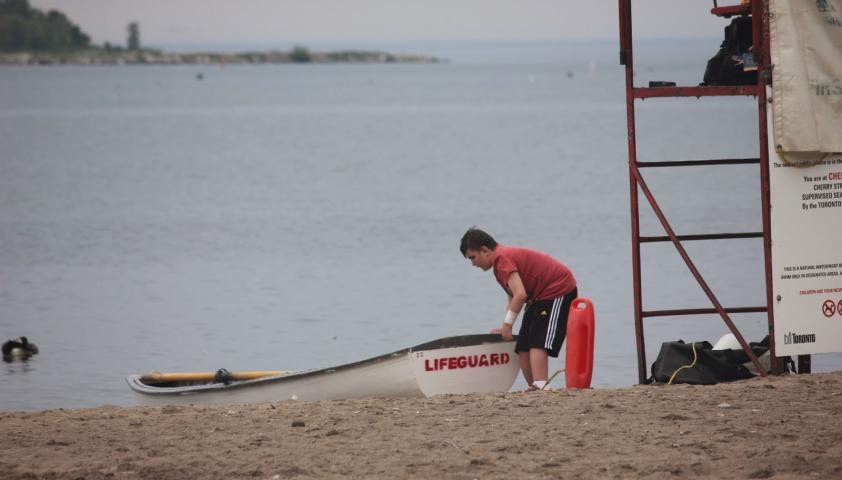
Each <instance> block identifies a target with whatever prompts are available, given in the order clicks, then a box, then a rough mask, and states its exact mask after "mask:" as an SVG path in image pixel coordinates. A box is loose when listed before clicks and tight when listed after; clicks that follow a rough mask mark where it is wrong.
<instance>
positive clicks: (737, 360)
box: [649, 340, 769, 385]
mask: <svg viewBox="0 0 842 480" xmlns="http://www.w3.org/2000/svg"><path fill="white" fill-rule="evenodd" d="M760 343H762V342H760ZM760 343H756V344H754V343H752V344H749V347H751V348H752V351H753V352H754V354H755V355H757V356H760V355H762V354H763V353H765V351H766V350H768V349H769V347H768V341H767V344H766V346H765V347H763V346H761V345H760ZM755 347H756V348H755ZM694 348H695V354H694V352H693V350H694ZM694 358H695V359H696V361H695V364H694V363H693V361H694ZM746 361H748V355H746V353H745V352H744V351H742V350H713V346H711V344H710V343H709V342H695V343H684V342H683V341H681V340H679V341H677V342H664V343H663V344H662V345H661V351H660V352H659V353H658V358H657V359H655V362H654V363H653V364H652V376H651V377H650V378H649V382H650V383H656V382H659V383H667V382H669V380H670V378H671V377H672V376H673V374H675V378H673V380H672V383H689V384H693V385H713V384H715V383H719V382H728V381H733V380H742V379H745V378H751V377H753V376H754V375H752V373H751V372H749V371H748V369H747V368H746V367H745V366H743V363H745V362H746ZM689 365H693V366H692V367H689ZM685 366H688V368H682V367H685ZM679 369H680V370H679ZM676 372H678V373H677V374H676Z"/></svg>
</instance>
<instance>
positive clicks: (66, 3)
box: [30, 0, 725, 48]
mask: <svg viewBox="0 0 842 480" xmlns="http://www.w3.org/2000/svg"><path fill="white" fill-rule="evenodd" d="M30 3H31V4H32V5H33V6H34V7H37V8H41V9H43V10H48V9H59V10H61V11H63V12H65V13H66V14H67V15H68V16H69V17H70V18H71V19H72V20H73V21H74V22H76V23H77V24H79V25H80V26H81V27H82V29H83V30H84V31H86V32H87V33H88V34H90V35H91V36H92V37H93V41H94V42H96V43H102V42H105V41H109V42H112V43H115V44H124V43H125V40H126V25H127V24H128V23H129V22H130V21H137V22H139V23H140V28H141V42H142V43H143V44H144V45H147V46H153V47H154V46H163V45H202V44H205V45H264V46H269V45H276V46H277V47H278V48H286V47H288V46H289V45H292V44H295V43H300V44H304V45H308V44H320V43H321V44H325V43H327V44H331V43H333V44H353V43H360V44H364V43H390V42H394V43H421V42H463V41H523V40H556V39H597V38H608V39H616V38H617V36H618V33H617V30H618V20H617V10H618V6H617V1H616V0H575V1H574V0H238V1H234V0H30ZM712 5H713V4H712V2H710V1H694V2H677V1H675V0H641V1H638V2H636V3H635V4H634V6H635V25H634V28H635V35H639V36H641V37H661V36H663V37H700V36H703V37H716V36H720V35H721V32H722V28H723V27H724V24H725V22H724V21H723V20H722V19H716V18H714V17H713V16H712V15H711V14H710V13H709V12H710V8H711V7H712Z"/></svg>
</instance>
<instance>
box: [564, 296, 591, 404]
mask: <svg viewBox="0 0 842 480" xmlns="http://www.w3.org/2000/svg"><path fill="white" fill-rule="evenodd" d="M593 340H594V311H593V304H592V303H591V301H590V299H588V298H586V297H580V298H577V299H575V300H573V302H572V303H571V304H570V314H569V315H568V316H567V353H566V354H565V371H564V375H565V377H566V380H567V388H589V387H590V386H591V376H592V375H593Z"/></svg>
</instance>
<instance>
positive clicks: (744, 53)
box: [702, 17, 757, 85]
mask: <svg viewBox="0 0 842 480" xmlns="http://www.w3.org/2000/svg"><path fill="white" fill-rule="evenodd" d="M751 42H752V37H751V17H737V18H735V19H733V20H732V21H731V24H730V25H728V26H727V27H725V40H723V41H722V45H721V46H720V47H719V51H718V52H717V53H716V55H714V56H713V58H711V59H710V60H708V64H707V68H706V69H705V75H704V77H703V82H702V85H754V84H756V83H757V67H756V66H755V65H753V62H754V59H753V57H751Z"/></svg>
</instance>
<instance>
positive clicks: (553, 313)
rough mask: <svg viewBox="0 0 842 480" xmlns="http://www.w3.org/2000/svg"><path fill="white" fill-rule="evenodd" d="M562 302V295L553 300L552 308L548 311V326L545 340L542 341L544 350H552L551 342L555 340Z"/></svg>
mask: <svg viewBox="0 0 842 480" xmlns="http://www.w3.org/2000/svg"><path fill="white" fill-rule="evenodd" d="M563 301H564V295H562V296H560V297H558V298H556V299H555V300H553V308H552V310H550V325H549V327H547V339H546V340H544V348H546V349H547V350H552V349H553V341H554V340H555V333H556V328H558V317H559V316H560V312H559V310H561V303H562V302H563Z"/></svg>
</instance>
